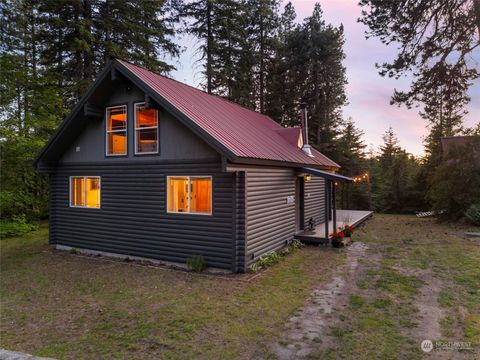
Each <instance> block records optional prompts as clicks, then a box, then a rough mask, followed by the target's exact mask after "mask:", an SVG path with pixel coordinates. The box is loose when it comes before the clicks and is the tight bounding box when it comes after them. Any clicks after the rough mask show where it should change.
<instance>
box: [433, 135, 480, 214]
mask: <svg viewBox="0 0 480 360" xmlns="http://www.w3.org/2000/svg"><path fill="white" fill-rule="evenodd" d="M479 149H480V136H476V137H471V138H468V140H467V141H465V144H464V145H460V146H454V145H452V146H449V147H448V148H447V149H446V151H445V153H444V154H443V157H442V162H441V163H440V165H439V166H437V167H436V168H435V171H434V174H433V176H431V177H430V178H429V179H428V181H429V185H430V188H429V192H428V198H429V200H430V201H431V203H432V204H433V208H434V209H435V210H446V212H445V213H444V214H443V217H444V218H447V219H451V220H458V219H460V218H462V217H463V216H464V214H465V211H466V210H467V209H468V208H469V207H470V206H471V205H474V204H477V205H478V204H480V161H479V158H480V150H479Z"/></svg>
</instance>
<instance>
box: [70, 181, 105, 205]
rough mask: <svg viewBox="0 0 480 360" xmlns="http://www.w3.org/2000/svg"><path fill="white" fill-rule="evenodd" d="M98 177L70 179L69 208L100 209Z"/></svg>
mask: <svg viewBox="0 0 480 360" xmlns="http://www.w3.org/2000/svg"><path fill="white" fill-rule="evenodd" d="M100 191H101V190H100V177H99V176H72V177H70V206H72V207H86V208H97V209H98V208H100Z"/></svg>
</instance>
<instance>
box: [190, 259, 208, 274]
mask: <svg viewBox="0 0 480 360" xmlns="http://www.w3.org/2000/svg"><path fill="white" fill-rule="evenodd" d="M187 266H188V269H189V270H191V271H195V272H202V271H203V270H205V268H206V264H205V259H204V258H203V256H201V255H195V256H192V257H190V258H188V259H187Z"/></svg>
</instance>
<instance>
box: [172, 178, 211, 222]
mask: <svg viewBox="0 0 480 360" xmlns="http://www.w3.org/2000/svg"><path fill="white" fill-rule="evenodd" d="M167 187H168V189H167V198H168V199H167V210H168V212H171V213H190V214H208V215H210V214H211V213H212V178H211V177H210V176H169V177H168V181H167Z"/></svg>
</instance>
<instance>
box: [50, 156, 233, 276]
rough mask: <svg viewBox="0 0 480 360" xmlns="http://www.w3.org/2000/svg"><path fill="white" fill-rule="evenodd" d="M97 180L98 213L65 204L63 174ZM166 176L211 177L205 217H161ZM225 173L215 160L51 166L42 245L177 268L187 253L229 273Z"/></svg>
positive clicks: (229, 232) (65, 179) (229, 202)
mask: <svg viewBox="0 0 480 360" xmlns="http://www.w3.org/2000/svg"><path fill="white" fill-rule="evenodd" d="M75 175H93V176H95V175H96V176H101V177H102V178H101V208H100V209H88V208H71V207H69V176H75ZM167 175H212V176H213V184H212V191H213V208H212V211H213V213H212V215H211V216H208V215H191V214H190V215H187V214H167V212H166V176H167ZM232 184H233V175H232V174H230V173H225V172H222V171H221V163H220V161H215V160H211V161H199V160H197V161H195V162H193V161H190V162H181V161H177V162H171V161H158V160H157V161H154V162H152V161H150V162H145V161H141V160H139V159H137V161H130V162H115V161H109V162H106V161H101V162H92V163H89V164H85V163H83V164H73V163H70V164H59V166H58V167H57V169H56V172H55V173H54V174H52V175H51V194H52V195H51V201H50V209H51V227H50V230H51V234H50V242H51V243H52V244H60V245H65V246H71V247H75V248H84V249H91V250H97V251H103V252H111V253H118V254H126V255H132V256H140V257H148V258H153V259H159V260H165V261H174V262H182V263H184V262H185V261H186V259H187V258H188V257H190V256H193V255H202V256H204V258H205V260H206V262H207V265H208V266H213V267H219V268H225V269H232V264H233V263H234V261H233V258H232V257H233V251H232V248H233V246H232V244H233V240H234V237H233V230H232V218H233V216H234V215H233V209H232V203H233V201H232V196H233V195H232V194H233V188H232Z"/></svg>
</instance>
